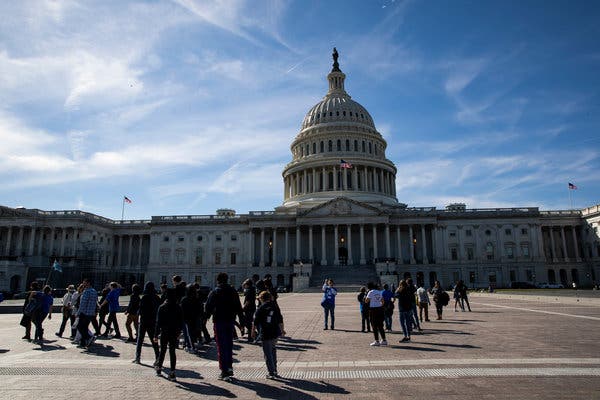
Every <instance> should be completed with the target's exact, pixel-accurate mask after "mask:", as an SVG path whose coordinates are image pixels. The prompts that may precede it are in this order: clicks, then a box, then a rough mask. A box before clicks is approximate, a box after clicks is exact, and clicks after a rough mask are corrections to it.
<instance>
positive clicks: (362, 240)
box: [359, 224, 367, 265]
mask: <svg viewBox="0 0 600 400" xmlns="http://www.w3.org/2000/svg"><path fill="white" fill-rule="evenodd" d="M366 262H367V261H366V260H365V226H364V225H363V224H360V261H359V264H360V265H364V264H365V263H366Z"/></svg>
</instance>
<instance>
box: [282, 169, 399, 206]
mask: <svg viewBox="0 0 600 400" xmlns="http://www.w3.org/2000/svg"><path fill="white" fill-rule="evenodd" d="M346 190H355V191H363V192H376V193H384V194H388V195H391V196H395V195H396V185H395V176H394V174H393V173H391V172H390V171H387V170H385V169H382V168H370V167H366V166H364V167H360V166H356V165H354V166H353V168H340V167H338V166H335V165H334V166H331V167H320V168H307V169H305V170H303V171H299V172H295V173H292V174H290V175H288V176H287V177H285V179H284V191H285V199H288V198H290V197H294V196H298V195H301V194H308V193H315V192H326V191H346Z"/></svg>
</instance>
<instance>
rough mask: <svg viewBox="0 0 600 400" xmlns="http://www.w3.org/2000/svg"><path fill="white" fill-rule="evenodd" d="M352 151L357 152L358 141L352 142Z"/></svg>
mask: <svg viewBox="0 0 600 400" xmlns="http://www.w3.org/2000/svg"><path fill="white" fill-rule="evenodd" d="M354 151H358V140H355V141H354Z"/></svg>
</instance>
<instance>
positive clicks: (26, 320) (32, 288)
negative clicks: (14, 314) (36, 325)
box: [20, 281, 40, 342]
mask: <svg viewBox="0 0 600 400" xmlns="http://www.w3.org/2000/svg"><path fill="white" fill-rule="evenodd" d="M38 290H40V286H39V284H38V283H37V282H36V281H33V282H31V284H30V285H29V292H28V293H27V296H25V301H24V302H23V316H22V317H21V322H20V325H21V326H22V327H23V328H25V336H23V337H22V338H21V339H23V340H27V341H29V342H31V313H30V312H28V311H26V310H28V308H30V306H29V303H30V299H31V293H33V292H37V291H38Z"/></svg>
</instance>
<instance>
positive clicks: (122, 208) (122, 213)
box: [121, 196, 125, 222]
mask: <svg viewBox="0 0 600 400" xmlns="http://www.w3.org/2000/svg"><path fill="white" fill-rule="evenodd" d="M124 215H125V196H123V205H122V207H121V222H123V216H124Z"/></svg>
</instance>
